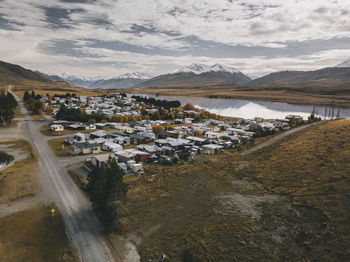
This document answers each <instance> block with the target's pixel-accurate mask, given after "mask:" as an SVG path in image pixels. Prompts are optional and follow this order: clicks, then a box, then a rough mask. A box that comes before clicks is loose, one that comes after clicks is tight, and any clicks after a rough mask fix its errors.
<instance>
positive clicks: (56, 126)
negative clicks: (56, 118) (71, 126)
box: [50, 124, 64, 132]
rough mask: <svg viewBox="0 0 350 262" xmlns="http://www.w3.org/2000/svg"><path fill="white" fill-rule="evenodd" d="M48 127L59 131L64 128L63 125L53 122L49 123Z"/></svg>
mask: <svg viewBox="0 0 350 262" xmlns="http://www.w3.org/2000/svg"><path fill="white" fill-rule="evenodd" d="M50 129H51V130H52V131H54V132H60V131H63V130H64V126H63V125H59V124H55V125H51V126H50Z"/></svg>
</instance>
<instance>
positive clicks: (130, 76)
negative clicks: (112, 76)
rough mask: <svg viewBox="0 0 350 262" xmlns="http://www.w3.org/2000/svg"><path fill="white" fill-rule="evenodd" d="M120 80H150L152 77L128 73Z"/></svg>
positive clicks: (140, 73)
mask: <svg viewBox="0 0 350 262" xmlns="http://www.w3.org/2000/svg"><path fill="white" fill-rule="evenodd" d="M118 78H120V79H126V78H136V79H142V80H148V79H151V78H152V76H150V75H149V74H146V73H142V72H134V73H126V74H124V75H121V76H119V77H118Z"/></svg>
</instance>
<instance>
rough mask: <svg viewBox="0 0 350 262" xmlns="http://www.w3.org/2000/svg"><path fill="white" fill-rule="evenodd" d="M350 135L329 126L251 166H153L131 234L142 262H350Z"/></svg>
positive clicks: (137, 187)
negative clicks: (192, 260) (186, 257)
mask: <svg viewBox="0 0 350 262" xmlns="http://www.w3.org/2000/svg"><path fill="white" fill-rule="evenodd" d="M349 128H350V121H349V120H341V121H334V122H329V123H326V124H323V125H321V126H318V127H313V128H310V129H308V130H307V131H304V132H302V133H300V134H295V135H293V136H292V137H290V138H287V139H285V140H284V143H282V144H281V145H276V146H273V147H270V148H267V149H265V150H262V151H260V152H257V153H255V154H254V155H251V156H245V157H244V158H243V157H242V156H240V155H239V154H237V153H232V152H225V153H224V154H221V155H218V156H201V157H199V158H197V159H196V163H195V165H193V164H184V165H183V166H177V167H163V166H155V165H153V166H146V174H145V178H144V179H143V180H140V181H138V182H136V183H134V184H132V185H131V186H130V189H129V193H128V201H127V208H128V211H129V215H128V217H126V218H124V219H123V220H122V230H123V231H124V232H125V233H130V234H132V235H133V237H134V238H135V241H136V242H137V243H139V246H138V248H139V251H140V254H141V256H142V261H147V260H148V259H149V258H154V257H158V256H159V255H160V254H163V253H164V254H166V255H167V256H168V257H170V260H171V261H181V254H182V253H183V252H184V251H185V250H190V251H191V253H192V254H193V255H195V256H196V257H198V258H200V260H201V261H306V260H315V261H346V260H349V258H350V254H349V249H348V246H349V244H350V239H349V223H348V222H349V215H350V210H349V205H347V204H348V202H349V194H348V192H349V191H350V190H349V189H350V181H349V177H348V170H350V166H349V162H348V159H350V150H349V148H350V147H349V146H350V142H349V141H350V133H349V132H348V129H349ZM247 163H250V165H249V166H247V167H246V165H247Z"/></svg>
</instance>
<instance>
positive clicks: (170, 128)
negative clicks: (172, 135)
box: [167, 125, 175, 131]
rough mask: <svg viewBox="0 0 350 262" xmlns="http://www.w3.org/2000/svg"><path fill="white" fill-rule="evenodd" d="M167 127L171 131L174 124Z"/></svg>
mask: <svg viewBox="0 0 350 262" xmlns="http://www.w3.org/2000/svg"><path fill="white" fill-rule="evenodd" d="M167 129H168V130H170V131H173V130H174V129H175V126H174V125H168V126H167Z"/></svg>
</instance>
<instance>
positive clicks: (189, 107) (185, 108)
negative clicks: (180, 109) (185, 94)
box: [184, 103, 196, 110]
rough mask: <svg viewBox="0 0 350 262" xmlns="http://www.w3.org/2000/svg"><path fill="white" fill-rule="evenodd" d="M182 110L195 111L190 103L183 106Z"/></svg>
mask: <svg viewBox="0 0 350 262" xmlns="http://www.w3.org/2000/svg"><path fill="white" fill-rule="evenodd" d="M184 110H196V108H195V107H194V106H193V105H192V104H191V103H187V104H186V105H185V106H184Z"/></svg>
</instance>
